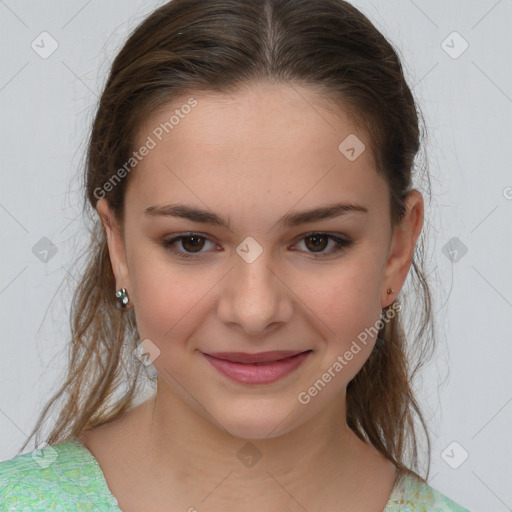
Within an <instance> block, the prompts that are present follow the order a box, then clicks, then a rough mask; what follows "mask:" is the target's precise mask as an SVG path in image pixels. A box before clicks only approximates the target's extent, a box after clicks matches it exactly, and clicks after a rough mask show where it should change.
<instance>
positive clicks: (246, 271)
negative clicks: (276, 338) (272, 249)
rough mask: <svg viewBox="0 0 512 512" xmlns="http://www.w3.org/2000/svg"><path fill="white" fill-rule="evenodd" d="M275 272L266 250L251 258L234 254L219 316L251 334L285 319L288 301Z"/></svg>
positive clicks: (287, 312) (286, 318)
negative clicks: (232, 266)
mask: <svg viewBox="0 0 512 512" xmlns="http://www.w3.org/2000/svg"><path fill="white" fill-rule="evenodd" d="M275 274H276V270H275V269H274V266H273V265H272V263H271V260H270V257H269V254H267V253H266V251H263V252H262V253H261V254H260V255H259V256H258V257H257V258H256V259H254V260H253V261H250V260H246V259H244V257H243V256H239V255H236V257H235V260H234V268H233V271H232V272H230V275H229V277H228V281H227V284H226V286H227V289H225V290H224V292H223V294H222V298H221V304H220V306H219V315H220V316H221V319H222V320H223V321H224V322H226V323H236V324H239V325H240V326H241V327H243V329H245V330H246V331H248V332H251V333H253V334H257V333H258V332H262V331H264V330H265V329H266V328H267V327H268V326H269V325H270V324H274V323H276V322H283V321H287V320H288V315H289V314H290V313H291V304H290V303H289V298H287V294H286V292H285V290H283V285H282V284H281V282H280V280H279V279H278V277H277V276H276V275H275Z"/></svg>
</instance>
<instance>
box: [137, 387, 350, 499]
mask: <svg viewBox="0 0 512 512" xmlns="http://www.w3.org/2000/svg"><path fill="white" fill-rule="evenodd" d="M146 404H147V410H146V411H147V413H146V414H145V418H146V420H145V422H146V424H145V426H144V427H143V428H144V430H145V431H146V432H147V436H146V440H147V446H146V450H147V452H146V453H148V454H150V458H151V466H152V467H153V468H155V470H157V471H158V474H160V475H171V476H172V478H168V479H167V481H173V482H179V486H180V488H181V489H188V491H187V492H190V493H193V492H194V491H196V492H197V490H198V486H199V485H200V486H201V487H202V492H203V493H204V494H206V493H207V492H208V490H211V489H214V488H215V487H216V486H217V485H218V484H219V481H220V480H221V479H222V478H223V477H224V476H226V475H230V478H229V485H227V484H224V486H223V487H224V493H225V494H226V497H229V495H230V493H231V499H232V497H233V495H237V494H239V493H240V489H241V488H242V489H245V490H244V493H245V496H246V498H254V499H255V500H256V501H258V500H259V499H261V496H262V494H265V495H266V497H267V498H268V499H269V503H272V504H273V505H274V506H275V504H276V503H279V502H280V500H281V499H284V500H285V501H286V500H289V499H290V496H288V495H287V494H286V493H283V489H286V491H287V493H289V494H290V495H292V496H293V495H294V493H297V494H298V495H300V490H301V488H303V486H304V482H305V481H308V482H309V483H310V484H311V485H312V486H313V485H315V484H318V487H317V488H318V489H320V488H322V487H323V488H324V489H325V485H326V482H329V481H333V480H337V481H339V479H333V475H339V477H340V478H341V479H342V480H345V481H346V480H347V478H348V475H350V474H351V470H353V467H354V463H355V460H356V458H357V449H358V448H359V446H358V443H360V441H359V440H358V439H357V438H356V436H355V435H354V434H353V432H352V431H351V430H350V429H349V428H348V427H347V425H346V422H345V396H343V397H341V399H340V400H333V403H332V406H331V407H326V408H325V409H324V410H323V411H322V412H321V413H320V414H319V415H317V416H315V417H313V418H311V419H310V420H309V421H307V422H305V423H303V424H301V425H300V426H298V427H297V428H295V429H293V430H291V431H289V432H287V433H285V434H282V435H279V436H278V437H264V438H262V439H242V438H240V437H235V436H233V435H231V434H230V433H229V432H227V431H226V430H225V429H223V428H222V427H221V426H220V425H218V424H217V423H216V422H215V421H212V420H213V419H212V418H209V417H208V416H206V417H205V415H204V414H200V413H199V412H198V411H196V410H194V409H192V408H191V407H190V406H188V405H187V404H186V403H184V402H183V401H182V400H181V399H180V398H179V397H177V396H176V395H175V394H174V392H173V391H172V390H171V389H170V388H169V387H168V386H167V385H166V384H165V383H159V387H158V392H157V394H156V395H155V397H154V398H152V399H151V400H149V401H148V402H147V403H146ZM269 484H271V485H269ZM269 489H274V491H275V493H274V496H273V497H272V498H270V497H269V494H272V493H271V492H269ZM216 494H217V497H218V498H219V499H222V498H221V497H220V495H221V494H222V493H221V492H219V491H217V492H216ZM286 502H287V501H286ZM231 503H232V502H231Z"/></svg>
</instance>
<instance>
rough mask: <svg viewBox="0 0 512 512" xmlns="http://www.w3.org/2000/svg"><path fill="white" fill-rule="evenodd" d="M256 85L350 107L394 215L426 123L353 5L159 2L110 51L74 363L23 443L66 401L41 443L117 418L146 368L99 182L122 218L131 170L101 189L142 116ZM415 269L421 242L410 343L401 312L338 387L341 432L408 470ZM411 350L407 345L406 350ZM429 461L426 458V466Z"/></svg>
mask: <svg viewBox="0 0 512 512" xmlns="http://www.w3.org/2000/svg"><path fill="white" fill-rule="evenodd" d="M256 80H265V81H271V82H275V83H285V84H289V85H293V84H299V85H305V86H311V87H314V88H316V89H317V90H319V91H321V92H322V94H323V95H325V98H326V99H331V100H332V101H333V102H334V103H335V104H336V103H337V104H340V105H343V106H344V108H345V109H347V108H348V109H349V111H350V113H351V114H352V115H353V116H355V119H357V121H358V123H360V125H361V126H364V128H365V130H366V132H367V133H368V134H369V136H370V141H369V142H370V144H371V148H372V150H373V154H374V157H375V159H376V162H377V165H378V172H379V173H381V174H382V176H383V177H384V178H385V179H386V182H387V183H388V184H389V194H390V199H391V211H390V215H391V220H392V224H393V225H396V224H397V223H399V222H400V220H401V219H402V218H403V214H404V213H405V203H404V200H405V198H406V196H407V194H408V192H409V191H410V190H411V187H412V173H413V170H414V168H418V165H417V162H415V159H416V157H417V154H418V152H419V149H420V147H421V146H420V133H421V131H420V126H419V121H420V120H421V119H422V118H421V116H420V115H419V109H418V108H417V105H416V104H415V101H414V99H413V96H412V94H411V91H410V89H409V87H408V85H407V83H406V80H405V78H404V74H403V70H402V66H401V63H400V59H399V57H398V55H397V53H396V51H395V50H394V49H393V47H392V46H391V45H390V43H389V42H388V41H387V40H386V39H385V37H384V36H383V35H382V34H381V33H380V32H379V31H378V30H377V29H376V28H375V27H374V25H373V24H372V23H371V22H370V21H369V20H368V19H367V18H366V17H365V16H364V15H363V14H362V13H361V12H359V11H358V10H357V9H355V8H354V7H353V6H351V5H350V4H348V3H347V2H344V1H342V0H212V1H208V2H205V1H204V0H173V1H171V2H169V3H167V4H165V5H163V6H162V7H160V8H158V9H157V10H156V11H154V12H153V13H152V14H151V15H150V16H149V17H148V18H146V19H145V20H144V21H143V22H142V23H141V24H140V25H139V26H138V27H137V28H136V29H135V30H134V32H133V33H132V34H131V36H130V37H129V38H128V40H127V42H126V43H125V45H124V46H123V48H122V49H121V50H120V52H119V53H118V55H117V56H116V58H115V60H114V62H113V64H112V68H111V71H110V74H109V76H108V80H107V82H106V85H105V88H104V91H103V94H102V96H101V99H100V102H99V107H98V109H97V112H96V116H95V119H94V123H93V127H92V131H91V134H90V139H89V142H88V152H87V162H86V173H85V184H84V185H85V204H84V211H85V212H87V213H89V214H92V215H93V216H94V225H93V227H92V229H91V243H90V247H89V249H88V251H87V252H86V254H85V255H84V256H85V258H86V266H85V270H84V273H83V276H82V278H81V281H80V283H79V285H78V287H77V288H76V291H75V294H74V297H73V302H72V308H71V328H72V339H71V348H70V361H69V369H68V373H67V377H66V379H65V381H64V383H63V384H62V386H61V387H60V389H59V390H58V392H57V393H56V394H55V395H54V396H53V397H52V398H51V400H50V401H49V402H48V404H47V405H46V407H45V408H44V410H43V411H42V413H41V415H40V417H39V419H38V422H37V425H36V427H35V428H34V430H33V432H32V434H31V436H30V437H29V439H30V438H32V436H34V434H35V433H36V432H37V434H38V435H39V433H40V430H41V425H42V422H43V420H44V419H45V418H47V416H48V414H49V412H50V410H51V409H52V408H53V407H54V406H55V404H56V403H58V401H60V400H61V399H65V401H64V403H63V405H62V406H61V408H60V413H59V415H58V417H57V420H56V422H55V424H54V426H53V429H52V431H51V433H50V434H49V435H48V436H47V438H46V442H47V443H48V444H56V443H58V442H62V441H64V440H67V439H69V438H71V437H74V436H77V435H79V434H80V433H81V432H82V431H83V430H85V429H89V428H92V427H94V426H97V425H100V424H102V423H105V422H108V421H110V420H113V419H114V418H116V417H118V416H119V415H121V414H122V413H123V412H125V411H126V410H128V409H129V408H130V407H131V406H132V405H133V403H134V400H135V399H136V397H137V394H138V392H139V391H140V383H141V381H142V380H141V377H142V376H143V372H144V365H143V364H142V363H140V362H139V361H138V360H137V358H135V357H133V356H132V355H131V352H132V350H133V348H134V347H135V345H136V342H137V340H138V337H137V329H136V326H135V317H134V315H133V310H129V311H127V312H124V313H123V312H121V311H119V310H117V309H116V308H115V304H114V292H115V279H114V276H113V273H112V268H111V264H110V259H109V253H108V248H107V243H106V238H105V232H104V228H103V226H102V224H101V221H100V219H99V217H98V216H96V215H95V213H96V212H95V207H96V201H97V199H99V197H98V190H102V197H103V195H104V196H105V197H106V198H107V200H108V203H109V205H110V206H111V208H112V209H113V211H114V213H115V214H116V216H117V218H118V219H119V221H120V222H121V223H122V220H123V206H124V191H125V188H126V184H127V182H128V180H129V176H127V177H126V178H124V179H122V180H119V183H117V184H116V186H114V187H111V190H109V192H108V193H105V187H104V184H105V183H106V182H108V181H109V180H111V179H112V176H113V175H114V174H115V171H116V170H117V169H119V168H121V167H122V166H123V165H124V164H125V163H126V162H127V161H128V159H129V158H130V156H131V155H132V152H133V151H134V149H135V147H134V145H135V139H136V136H137V130H138V129H139V128H140V126H141V123H142V122H143V121H144V120H146V119H147V118H148V116H149V115H151V114H152V113H153V112H155V111H156V110H157V109H159V108H161V107H162V106H165V105H166V104H168V103H169V102H170V101H172V100H173V99H175V98H177V97H178V95H180V96H183V95H185V94H192V93H193V92H194V91H196V92H200V91H213V92H219V93H225V92H232V91H236V90H237V88H240V87H242V86H244V85H247V84H251V82H254V81H256ZM340 142H341V141H340ZM427 174H428V173H427ZM91 207H92V209H91ZM423 236H424V233H422V237H423ZM423 265H424V240H423V238H420V239H419V241H418V243H417V245H416V248H415V254H414V259H413V262H412V267H411V268H412V273H411V274H412V275H411V278H412V279H413V284H414V291H415V292H418V293H417V296H418V297H417V300H415V301H414V308H413V310H414V313H415V314H416V315H418V314H419V316H420V318H419V321H418V322H417V324H418V325H419V332H417V334H416V336H414V338H410V339H409V344H410V345H409V346H408V344H407V340H406V335H405V332H404V328H403V325H402V318H401V315H399V314H398V313H397V314H396V315H395V317H394V318H393V319H392V320H390V321H387V322H386V323H385V325H384V326H383V327H382V328H381V329H380V331H379V335H378V339H377V342H376V345H375V348H374V350H373V351H372V353H371V355H370V357H369V359H368V361H367V362H366V363H365V365H364V366H363V368H362V369H361V370H360V371H359V373H358V374H357V375H356V377H355V378H354V379H353V380H352V381H351V382H350V383H349V385H348V387H347V423H348V425H349V427H350V428H351V429H352V430H353V431H354V432H355V433H356V434H357V435H358V436H359V437H360V438H361V439H363V440H365V441H366V442H368V443H369V444H371V445H373V446H374V447H375V448H376V449H377V450H378V451H379V452H380V453H382V454H383V455H384V456H385V457H386V458H387V459H389V460H390V461H392V462H393V463H394V464H395V465H396V466H397V467H398V468H399V469H401V470H403V471H408V470H411V471H413V472H415V474H417V475H418V473H416V470H417V466H418V452H417V447H418V445H419V439H418V437H417V433H416V431H415V424H414V423H415V420H416V419H419V421H420V424H421V426H422V430H423V433H424V435H425V436H426V440H427V446H428V454H427V455H429V452H430V441H429V436H428V432H427V429H426V425H425V421H424V419H423V417H422V414H421V411H420V409H419V407H418V404H417V402H416V399H415V395H414V393H413V390H412V384H413V377H414V374H415V372H416V370H417V369H419V368H420V367H421V365H422V363H423V362H424V361H425V359H426V357H427V353H428V352H430V351H431V350H432V349H433V347H434V340H435V337H434V335H433V332H434V325H433V322H432V318H431V295H430V291H429V287H428V284H427V281H426V276H425V272H424V267H423ZM419 302H421V307H419ZM402 305H405V302H404V303H403V304H402ZM413 346H414V348H415V349H417V351H416V352H415V353H414V354H413V353H409V349H410V348H411V347H413ZM412 356H414V358H413V357H412ZM413 359H414V360H415V365H414V366H413V365H412V360H413ZM29 439H27V442H26V443H25V445H24V446H23V448H24V447H25V446H26V445H27V443H28V440H29ZM23 448H22V450H23ZM429 465H430V459H429V458H428V465H427V474H428V467H429ZM420 478H421V477H420Z"/></svg>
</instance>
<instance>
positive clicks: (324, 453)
mask: <svg viewBox="0 0 512 512" xmlns="http://www.w3.org/2000/svg"><path fill="white" fill-rule="evenodd" d="M299 93H300V94H299ZM188 98H189V96H187V97H186V98H184V99H183V102H178V101H174V102H173V104H172V105H168V106H166V108H165V109H162V110H161V111H159V112H157V113H156V114H154V115H153V116H152V117H151V118H150V119H148V120H147V122H146V123H145V124H144V126H142V127H141V129H140V131H139V140H138V145H137V147H140V145H142V144H143V143H144V141H146V138H147V136H148V135H150V134H151V133H152V130H154V128H155V127H157V126H158V125H159V124H160V123H162V122H165V121H166V120H168V119H169V117H170V115H172V113H173V111H174V110H175V109H176V108H179V107H180V105H183V104H184V103H185V102H186V100H187V99H188ZM194 98H195V99H196V100H197V102H198V103H197V106H196V107H195V108H193V109H192V111H191V112H190V113H189V114H188V115H187V116H186V117H185V118H184V119H182V120H180V123H179V124H178V125H177V126H175V127H174V129H173V130H172V132H170V133H169V134H168V135H166V136H165V137H164V138H163V140H162V141H161V142H158V144H157V145H156V147H155V148H154V149H152V150H151V151H150V152H149V154H148V155H147V156H146V157H145V158H144V159H143V160H142V161H141V162H140V163H139V164H138V166H137V167H136V169H135V170H134V171H132V174H131V175H130V177H129V182H128V186H127V190H126V196H125V200H126V203H125V204H126V209H125V212H126V213H125V215H126V217H125V223H124V226H120V225H119V224H118V222H117V221H116V218H115V217H114V215H113V213H112V212H111V211H110V209H109V207H108V203H107V202H106V200H105V199H101V200H100V201H99V202H98V205H97V209H98V213H99V215H100V216H101V219H102V221H103V223H104V226H105V230H106V233H107V239H108V247H109V253H110V258H111V262H112V269H113V271H114V274H115V279H116V288H117V289H119V288H121V287H124V288H126V289H127V290H128V293H129V296H130V305H129V307H134V308H135V315H136V320H137V326H138V329H139V334H140V339H141V340H142V339H149V340H151V343H153V344H154V346H156V347H158V350H159V351H160V354H159V356H158V357H157V358H156V359H155V360H154V362H153V365H154V366H155V368H156V369H157V371H158V373H159V378H158V388H157V392H156V395H155V396H154V397H153V398H151V399H150V400H148V401H146V402H144V403H143V404H141V405H139V406H137V407H135V408H133V409H132V410H130V411H129V412H127V413H126V414H124V415H123V416H121V417H120V418H118V419H116V420H114V421H112V422H110V423H107V424H104V425H102V426H99V427H96V428H95V429H92V430H89V431H87V432H84V434H83V435H82V436H81V437H80V439H81V440H82V442H84V444H85V445H86V446H87V447H88V448H89V449H90V450H91V452H92V453H93V455H94V456H95V457H96V458H97V460H98V461H99V463H100V466H101V467H102V470H103V472H104V474H105V478H106V480H107V483H108V485H109V487H110V489H111V491H112V493H113V494H114V495H115V496H116V497H117V499H118V501H119V503H120V506H121V507H122V508H123V510H125V511H131V510H156V511H158V510H169V504H170V503H172V505H173V510H184V511H185V510H194V509H197V510H205V511H206V510H207V511H217V510H219V511H220V510H226V509H230V508H232V507H233V504H235V503H242V504H243V510H246V511H261V510H290V511H292V510H293V511H295V510H297V511H298V510H304V509H306V510H307V511H310V512H313V511H316V510H318V511H320V510H324V511H325V510H339V509H340V508H339V507H340V504H341V503H342V504H343V507H344V508H343V510H346V511H356V510H382V509H383V508H384V506H385V504H386V502H387V499H388V497H389V494H390V492H391V490H392V487H393V485H394V482H395V478H396V474H395V468H394V466H393V465H392V464H391V463H390V462H389V461H387V460H385V459H384V458H383V457H381V456H380V455H379V454H378V453H377V452H376V451H375V450H374V449H372V448H371V447H369V446H367V445H366V444H364V443H363V442H362V441H360V440H359V439H358V438H357V437H356V436H355V434H353V432H352V431H351V430H350V429H349V428H348V427H347V425H346V422H345V393H346V386H347V384H348V382H349V381H350V380H351V379H352V378H353V377H354V376H355V375H356V373H357V372H358V371H359V369H360V368H361V367H362V365H363V364H364V362H365V361H366V360H367V358H368V356H369V355H370V353H371V350H372V349H373V346H374V342H375V339H374V338H369V339H368V342H367V344H366V345H363V344H360V345H361V351H360V352H359V353H358V354H357V355H354V357H353V359H352V360H351V361H349V362H347V364H346V366H344V367H343V370H342V371H341V372H339V373H337V374H336V376H335V377H334V378H332V380H331V381H330V382H329V383H328V384H327V385H326V386H325V387H324V388H323V389H322V390H321V391H320V392H319V393H318V394H317V395H316V396H314V397H312V398H311V400H310V401H309V403H308V404H302V403H300V402H299V401H298V395H299V393H301V392H303V391H307V390H308V389H309V388H310V387H311V385H312V384H313V383H314V382H315V381H317V380H318V379H319V378H321V376H322V374H323V373H324V372H325V371H326V370H327V369H328V368H329V367H332V365H333V363H334V362H335V361H336V360H337V357H338V356H339V355H342V354H344V353H345V352H346V351H347V350H348V349H349V347H350V345H351V343H352V341H353V340H355V339H356V338H357V336H358V334H359V333H361V332H362V331H364V329H365V328H369V327H370V326H373V325H374V324H375V323H376V322H377V321H378V319H379V315H380V314H381V310H382V308H384V307H385V306H388V305H389V304H390V303H391V302H392V301H393V300H394V298H395V297H396V294H397V293H398V292H399V290H400V289H401V287H402V286H403V283H404V281H405V279H406V276H407V273H408V271H409V268H410V265H411V262H412V257H413V252H414V247H415V243H416V240H417V238H418V236H419V234H420V232H421V228H422V223H423V198H422V196H421V194H420V193H419V192H418V191H416V190H413V191H411V193H410V194H409V197H408V198H407V212H406V215H405V218H404V220H403V222H402V223H401V225H400V226H397V227H395V228H394V229H392V226H391V221H390V216H389V195H388V194H389V192H388V188H387V184H386V182H385V181H384V179H383V178H382V177H381V176H380V175H379V174H377V172H376V170H375V162H374V158H373V155H372V151H371V150H370V141H369V138H368V136H367V134H365V133H364V132H362V131H361V130H359V128H357V126H356V125H354V123H353V122H351V120H350V119H349V118H348V117H347V115H345V113H344V112H343V111H341V110H340V109H339V108H334V107H329V106H328V105H327V104H326V103H325V101H321V99H320V98H319V96H318V95H317V94H316V93H315V91H314V90H313V89H311V88H305V87H298V86H293V87H290V86H289V85H284V84H282V85H276V84H274V85H267V84H262V83H258V84H251V85H250V86H248V87H246V88H244V89H243V90H240V91H238V92H237V93H236V94H235V93H233V94H231V95H219V94H213V93H212V94H206V93H201V94H195V95H194ZM350 134H356V135H357V136H358V138H359V139H360V140H362V141H364V142H365V144H366V150H365V151H363V152H362V154H361V155H360V156H359V157H358V158H356V159H355V160H354V161H350V160H349V159H347V158H346V157H345V156H344V155H343V154H342V153H341V152H340V151H339V149H338V146H339V144H340V143H341V142H342V141H343V140H344V139H345V138H346V137H347V136H348V135H350ZM340 201H350V202H352V203H356V204H359V205H363V206H365V207H366V208H368V213H364V214H363V213H354V212H353V213H349V214H346V215H342V216H338V217H335V218H330V219H323V220H317V221H315V222H312V223H308V224H303V225H299V226H295V227H288V228H283V227H281V226H280V225H279V224H277V220H278V219H279V218H280V217H281V216H282V215H285V214H287V213H289V212H292V211H293V212H295V211H302V210H309V209H312V208H318V207H320V206H325V205H327V204H330V203H335V202H340ZM178 202H179V203H182V204H187V205H193V206H196V207H200V208H204V209H209V210H211V211H213V212H215V213H217V214H218V215H222V216H223V217H225V218H227V219H229V221H230V227H231V230H232V231H229V230H228V229H226V228H224V227H220V226H213V225H209V224H205V223H197V222H192V221H190V220H186V219H180V218H173V217H165V216H161V217H150V216H147V215H146V216H145V215H144V210H145V208H147V207H149V206H152V205H158V206H162V205H166V204H170V203H178ZM190 231H194V232H199V233H201V234H202V235H203V236H204V237H207V238H206V239H205V238H203V239H200V240H201V243H200V244H199V246H198V248H197V249H196V250H198V251H200V252H199V254H197V253H196V255H195V256H194V258H190V259H180V258H179V257H178V256H176V255H175V254H174V253H172V252H170V250H169V249H166V248H164V247H163V246H162V245H161V241H162V240H163V239H169V238H171V237H172V236H178V235H180V234H183V233H186V232H190ZM311 232H328V233H332V234H334V235H336V236H339V237H341V238H343V237H344V238H349V239H350V240H352V241H353V242H354V243H353V244H352V245H351V246H348V247H346V248H344V249H343V250H342V251H341V252H339V253H337V254H334V253H330V251H332V248H333V247H334V246H335V244H334V242H332V241H329V239H328V238H327V239H321V244H320V247H319V248H318V249H315V245H314V244H313V243H312V242H311V239H309V242H308V239H307V237H306V235H308V234H309V235H311ZM249 236H250V237H253V238H254V239H255V240H256V241H257V243H258V244H259V246H260V247H261V249H262V253H261V254H260V255H259V256H258V257H257V258H256V259H255V260H254V261H253V262H252V263H248V262H247V261H245V260H244V259H243V258H242V257H240V256H239V254H237V252H236V248H237V247H238V246H239V245H240V244H241V243H242V241H244V240H245V238H246V237H249ZM187 241H188V242H189V243H188V244H187V243H186V242H187ZM327 242H328V243H327ZM193 247H194V246H193V245H192V244H190V239H187V240H182V241H181V242H180V241H179V240H178V241H177V242H176V243H175V244H174V248H175V249H176V250H178V251H181V252H186V250H187V249H188V250H189V251H193V250H194V249H193ZM315 250H317V251H319V252H320V253H321V254H322V253H323V254H324V256H323V257H316V258H315ZM388 288H392V289H394V290H395V292H394V293H393V294H391V295H388V294H387V289H388ZM276 349H288V350H297V351H303V350H309V349H311V350H313V352H312V353H311V354H310V355H309V356H308V359H307V360H306V361H305V362H304V363H303V364H302V365H301V366H300V367H299V368H298V369H297V370H295V371H294V372H292V373H291V374H289V375H288V376H286V377H285V378H283V379H281V380H280V381H277V382H275V383H271V384H264V385H249V384H240V383H236V382H233V381H231V380H229V379H227V378H226V377H224V376H223V375H221V374H220V373H218V372H217V370H215V369H214V368H213V367H212V366H211V365H210V363H209V362H208V361H207V360H206V359H205V358H204V356H203V355H202V353H201V352H215V351H241V352H252V353H254V352H262V351H267V350H276ZM247 442H250V450H252V451H253V452H256V451H257V452H258V453H259V454H260V455H261V459H260V460H259V461H258V462H257V463H256V464H255V465H254V466H252V467H250V468H249V467H246V466H245V465H244V464H242V463H241V461H240V459H239V458H238V457H237V452H238V451H239V450H240V449H241V448H242V447H243V446H244V445H246V443H247ZM319 496H321V499H319Z"/></svg>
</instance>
